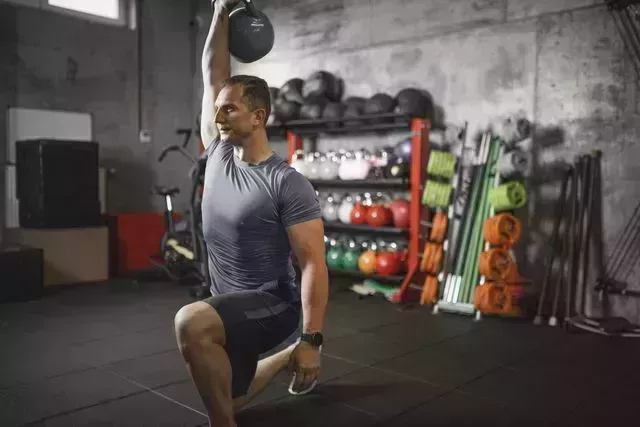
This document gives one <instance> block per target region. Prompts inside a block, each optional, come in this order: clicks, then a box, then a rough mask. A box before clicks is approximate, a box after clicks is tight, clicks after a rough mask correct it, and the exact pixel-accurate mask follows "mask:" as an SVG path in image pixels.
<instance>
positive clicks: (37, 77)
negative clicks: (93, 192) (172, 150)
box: [0, 0, 197, 214]
mask: <svg viewBox="0 0 640 427" xmlns="http://www.w3.org/2000/svg"><path fill="white" fill-rule="evenodd" d="M193 5H194V3H193V2H191V1H183V2H175V1H171V0H163V1H159V0H154V1H146V2H145V3H144V6H143V8H142V19H143V22H142V43H143V44H142V61H141V62H140V61H139V58H138V48H137V32H136V31H134V30H131V29H129V28H127V27H120V26H112V25H105V24H100V23H94V22H89V21H87V20H84V19H81V18H78V17H75V16H68V15H64V14H61V13H57V12H52V11H45V10H40V9H36V8H31V7H23V6H16V5H12V4H7V3H2V2H0V31H1V32H2V40H1V41H0V43H1V44H0V46H1V50H0V64H1V65H0V72H2V73H3V74H2V76H3V78H2V79H1V80H0V102H1V103H2V106H3V108H4V107H7V106H19V107H27V108H42V109H55V110H74V111H82V112H87V113H90V114H91V115H92V117H93V129H94V138H95V140H96V141H97V142H99V143H100V158H101V163H102V164H103V165H104V166H107V167H113V168H115V169H116V175H115V177H113V179H111V181H110V187H109V211H110V212H131V211H147V210H150V209H156V210H159V209H161V207H162V206H161V205H162V200H161V199H160V198H158V197H157V196H153V195H151V193H150V189H151V187H152V185H154V184H162V185H179V186H181V188H182V189H183V192H184V194H183V196H182V197H181V198H180V200H179V204H178V206H180V207H183V206H184V201H186V197H187V191H188V187H189V185H188V176H187V170H188V168H189V166H190V165H189V164H188V163H187V162H186V160H184V159H183V158H181V157H178V156H173V157H172V158H168V160H167V161H166V163H163V164H162V165H159V164H158V163H157V158H158V153H159V152H160V150H161V149H162V147H164V146H165V145H167V144H172V143H175V142H176V141H177V138H176V136H175V135H174V131H175V129H176V128H178V127H190V126H193V123H194V120H193V117H194V112H193V108H192V100H193V70H194V68H195V61H194V59H193V55H194V51H193V49H192V47H193V40H192V39H193V38H194V36H195V32H196V31H197V27H195V26H192V25H191V24H192V19H191V17H192V16H193V11H192V6H193ZM139 64H141V66H142V82H141V85H142V89H143V90H142V99H141V107H142V110H141V111H142V114H141V118H142V122H141V126H142V127H143V128H147V129H149V130H151V132H152V135H153V141H152V143H151V144H141V143H140V141H139V138H138V126H139V124H138V105H139V99H138V98H139V97H138V85H139V82H138V65H139ZM5 76H7V78H4V77H5ZM4 125H5V122H4V119H3V120H2V124H0V140H1V141H2V143H1V144H0V153H1V154H0V156H4V155H5V145H4V144H5V138H6V131H5V129H4ZM191 149H192V151H194V152H196V151H197V147H196V142H195V140H194V141H192V146H191ZM2 188H3V189H4V185H3V187H2ZM2 213H3V214H4V208H3V209H2Z"/></svg>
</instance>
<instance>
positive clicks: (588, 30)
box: [234, 0, 640, 321]
mask: <svg viewBox="0 0 640 427" xmlns="http://www.w3.org/2000/svg"><path fill="white" fill-rule="evenodd" d="M256 3H257V5H258V6H259V7H263V8H264V11H265V12H266V13H267V15H268V16H269V17H270V18H271V19H272V21H273V23H274V25H275V28H276V45H275V48H274V50H273V51H272V52H271V53H270V55H269V56H268V57H266V58H265V59H264V60H261V61H259V62H257V63H254V64H249V65H241V64H235V67H234V73H252V74H257V75H259V76H261V77H264V78H265V79H267V81H268V82H269V83H270V85H273V86H279V85H281V84H283V83H284V82H285V81H286V80H287V79H289V78H292V77H302V78H305V77H306V76H308V75H309V74H310V73H311V72H313V71H315V70H317V69H326V70H328V71H331V72H333V73H335V74H336V75H338V76H340V77H342V78H344V79H345V82H346V91H347V95H361V96H370V95H372V94H374V93H375V92H378V91H384V92H388V93H390V94H392V95H393V94H395V93H396V92H397V91H398V90H399V89H400V88H403V87H406V86H419V87H422V88H424V89H426V90H428V91H429V92H431V94H432V95H433V97H434V100H435V102H436V103H437V104H438V105H440V106H441V107H442V108H443V110H444V114H445V120H446V121H447V122H453V123H462V122H463V121H469V122H470V126H471V127H472V128H482V127H483V126H485V125H486V124H487V123H488V122H489V121H490V120H492V119H494V118H495V117H496V116H498V115H502V114H509V113H514V112H518V111H519V112H523V113H525V114H526V115H527V116H528V117H529V118H530V119H531V120H533V121H534V122H535V123H536V125H537V126H538V130H537V134H536V139H535V144H534V148H533V149H534V154H535V159H536V160H535V175H534V176H533V177H532V180H531V182H530V188H531V194H530V197H531V201H530V203H529V205H528V207H527V209H524V210H523V212H522V213H521V217H522V218H523V219H524V221H525V223H526V227H527V229H528V231H529V233H528V235H527V236H526V238H525V240H524V241H523V242H522V243H521V244H520V252H521V254H520V267H521V270H522V274H524V275H525V276H527V277H531V278H532V279H535V280H536V281H538V283H539V280H540V279H541V273H543V272H544V269H543V265H544V262H545V257H546V254H547V253H548V246H547V245H548V243H547V242H548V239H549V236H550V234H551V224H552V218H553V208H554V205H553V201H554V199H555V198H556V197H557V194H558V187H559V186H558V177H557V175H555V174H553V173H551V172H553V171H554V170H555V168H554V167H553V164H554V163H555V162H559V161H563V160H565V161H572V160H573V158H574V156H575V154H576V153H578V152H587V151H589V150H591V149H593V148H599V149H601V150H602V151H603V180H604V187H605V188H604V219H605V222H606V224H607V226H606V233H605V237H606V243H607V247H608V248H610V247H611V244H612V242H613V239H614V237H615V235H616V234H617V233H618V231H619V230H620V229H621V227H622V226H623V225H624V223H625V222H626V220H627V219H628V218H629V216H630V214H631V211H632V209H633V207H634V205H635V202H636V201H637V200H638V196H640V187H639V186H638V181H639V180H640V166H638V165H639V163H638V158H640V157H639V155H640V145H639V144H637V143H636V142H635V141H636V139H637V136H638V125H637V123H638V120H637V118H638V99H637V96H636V94H637V85H636V81H637V75H635V73H634V71H633V68H632V65H631V62H630V61H629V60H628V59H627V56H626V52H625V50H624V47H623V44H622V40H621V37H620V35H619V34H618V32H617V30H616V28H615V26H614V22H613V20H612V18H611V17H610V15H609V14H608V12H607V10H606V8H605V6H604V5H603V3H604V2H603V1H598V0H564V1H558V0H546V1H540V0H476V1H468V0H430V1H424V0H400V1H388V0H298V1H292V0H276V1H271V2H265V1H262V2H256ZM344 143H345V142H344V141H342V140H341V141H340V144H344ZM364 143H365V142H362V141H358V142H356V143H354V145H355V146H363V144H364ZM319 146H320V147H321V149H328V148H330V147H335V146H336V144H335V143H332V142H329V141H321V144H320V145H319ZM617 310H618V311H619V312H622V313H624V314H626V315H628V316H630V317H631V318H632V319H633V320H638V321H640V319H638V305H637V301H629V302H628V303H627V304H626V306H624V307H621V306H620V305H618V307H617Z"/></svg>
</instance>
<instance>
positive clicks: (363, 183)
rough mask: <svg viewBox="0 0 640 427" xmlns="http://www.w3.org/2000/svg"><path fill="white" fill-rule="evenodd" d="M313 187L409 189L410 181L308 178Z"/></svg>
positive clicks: (399, 179) (398, 179)
mask: <svg viewBox="0 0 640 427" xmlns="http://www.w3.org/2000/svg"><path fill="white" fill-rule="evenodd" d="M309 182H311V185H313V186H314V187H336V188H338V187H339V188H367V187H370V188H375V189H385V190H409V189H410V188H411V183H410V182H409V181H408V180H406V179H401V178H387V179H353V180H342V179H311V180H309Z"/></svg>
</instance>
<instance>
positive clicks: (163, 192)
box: [154, 185, 180, 196]
mask: <svg viewBox="0 0 640 427" xmlns="http://www.w3.org/2000/svg"><path fill="white" fill-rule="evenodd" d="M154 190H155V192H156V194H157V195H159V196H175V195H176V194H179V193H180V189H179V188H178V187H171V188H167V187H162V186H160V185H156V186H155V187H154Z"/></svg>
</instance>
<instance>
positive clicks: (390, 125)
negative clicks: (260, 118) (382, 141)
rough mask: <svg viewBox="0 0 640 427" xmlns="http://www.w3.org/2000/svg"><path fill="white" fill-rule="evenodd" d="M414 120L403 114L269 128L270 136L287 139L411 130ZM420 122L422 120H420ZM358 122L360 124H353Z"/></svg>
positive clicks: (287, 123) (295, 121) (308, 122)
mask: <svg viewBox="0 0 640 427" xmlns="http://www.w3.org/2000/svg"><path fill="white" fill-rule="evenodd" d="M413 120H414V119H413V118H411V117H409V116H406V115H403V114H393V113H389V114H368V115H363V116H359V117H355V118H354V117H352V118H340V119H331V120H329V119H326V120H325V119H322V120H306V119H305V120H291V121H288V122H285V123H279V122H277V123H273V124H271V125H268V126H267V132H268V134H269V136H275V135H280V136H284V137H287V135H288V132H294V133H295V134H296V135H299V136H311V135H317V134H321V133H325V134H349V133H351V134H353V133H369V132H388V131H403V130H405V131H406V130H409V129H410V126H411V123H412V121H413ZM419 120H420V119H419ZM353 122H358V124H353Z"/></svg>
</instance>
